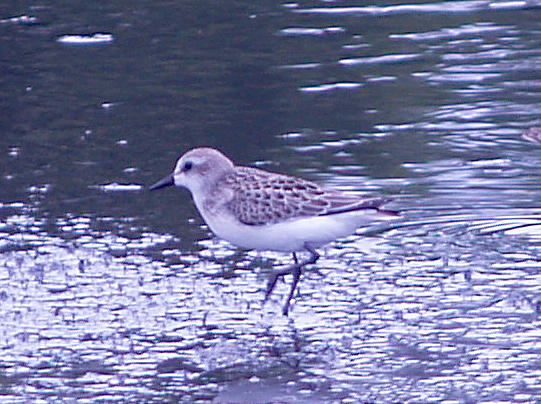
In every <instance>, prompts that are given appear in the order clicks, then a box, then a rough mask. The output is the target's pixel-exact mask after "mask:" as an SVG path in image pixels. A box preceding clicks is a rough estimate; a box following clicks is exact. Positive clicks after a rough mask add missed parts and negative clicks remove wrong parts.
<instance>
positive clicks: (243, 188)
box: [222, 167, 389, 225]
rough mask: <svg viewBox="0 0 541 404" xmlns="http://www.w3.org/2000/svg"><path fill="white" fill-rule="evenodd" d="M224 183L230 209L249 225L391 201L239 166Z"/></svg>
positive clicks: (347, 210) (378, 204) (372, 206)
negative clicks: (229, 195)
mask: <svg viewBox="0 0 541 404" xmlns="http://www.w3.org/2000/svg"><path fill="white" fill-rule="evenodd" d="M222 181H223V184H222V185H224V186H227V187H229V188H230V189H232V190H233V197H232V198H231V199H230V201H229V203H228V205H227V207H228V209H229V210H230V211H231V212H232V214H233V215H234V216H236V217H237V218H238V220H239V221H241V222H242V223H244V224H247V225H263V224H269V223H278V222H282V221H285V220H288V219H292V218H297V217H298V218H300V217H306V216H320V215H331V214H337V213H343V212H350V211H356V210H363V209H378V208H379V207H380V206H381V205H383V204H384V203H385V202H387V201H388V200H389V199H386V198H365V197H359V196H356V195H350V194H345V193H343V192H340V191H338V190H333V189H327V188H324V187H321V186H319V185H317V184H315V183H313V182H310V181H307V180H303V179H300V178H295V177H290V176H287V175H282V174H275V173H269V172H267V171H263V170H259V169H257V168H252V167H236V168H235V171H234V172H232V173H229V174H228V175H226V176H225V177H224V178H223V179H222Z"/></svg>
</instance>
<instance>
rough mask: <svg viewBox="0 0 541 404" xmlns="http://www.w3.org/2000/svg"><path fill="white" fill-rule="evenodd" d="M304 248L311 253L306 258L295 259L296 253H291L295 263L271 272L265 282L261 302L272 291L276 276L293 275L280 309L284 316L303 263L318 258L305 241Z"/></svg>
mask: <svg viewBox="0 0 541 404" xmlns="http://www.w3.org/2000/svg"><path fill="white" fill-rule="evenodd" d="M304 248H305V249H306V250H307V251H308V252H309V253H310V254H311V255H310V257H309V258H308V259H306V260H304V261H301V262H299V260H298V259H297V254H295V253H293V260H294V261H295V264H293V265H290V266H288V267H286V268H284V269H280V270H278V271H274V272H273V273H272V274H271V276H270V278H269V282H268V284H267V291H266V292H265V299H263V304H264V303H265V302H266V301H267V299H268V298H269V296H270V294H271V293H272V291H273V289H274V287H275V286H276V281H277V280H278V278H280V277H282V276H285V275H289V274H292V275H293V282H292V283H291V289H290V291H289V295H288V296H287V300H286V302H285V304H284V307H283V309H282V314H283V315H284V316H287V313H288V311H289V303H290V301H291V299H292V298H293V293H295V288H296V287H297V283H298V282H299V278H300V277H301V271H302V267H304V266H305V265H311V264H314V263H315V262H316V261H317V260H318V259H319V254H318V253H317V251H316V250H314V249H313V248H312V247H310V246H309V245H308V244H306V243H305V244H304Z"/></svg>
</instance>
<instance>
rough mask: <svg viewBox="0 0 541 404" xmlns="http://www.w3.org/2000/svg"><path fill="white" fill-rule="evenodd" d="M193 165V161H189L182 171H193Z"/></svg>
mask: <svg viewBox="0 0 541 404" xmlns="http://www.w3.org/2000/svg"><path fill="white" fill-rule="evenodd" d="M192 166H193V163H192V162H191V161H187V162H185V163H184V169H183V170H182V171H190V170H191V169H192Z"/></svg>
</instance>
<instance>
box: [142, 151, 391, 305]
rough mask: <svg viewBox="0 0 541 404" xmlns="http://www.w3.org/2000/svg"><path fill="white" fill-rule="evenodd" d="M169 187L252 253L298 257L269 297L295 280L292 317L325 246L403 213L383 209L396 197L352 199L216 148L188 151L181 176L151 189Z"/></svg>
mask: <svg viewBox="0 0 541 404" xmlns="http://www.w3.org/2000/svg"><path fill="white" fill-rule="evenodd" d="M169 186H176V187H181V188H186V189H188V190H189V191H190V193H191V196H192V199H193V202H194V204H195V206H196V208H197V210H198V211H199V213H200V215H201V216H202V218H203V220H204V221H205V223H206V224H207V226H208V227H209V228H210V230H211V231H212V232H213V233H214V234H215V235H216V236H218V237H219V238H221V239H224V240H226V241H228V242H230V243H231V244H234V245H236V246H238V247H241V248H245V249H253V250H259V251H264V250H271V251H279V252H286V253H292V255H293V262H294V263H293V264H292V265H290V266H287V267H285V268H283V269H279V270H275V271H273V272H272V273H271V275H270V277H269V280H268V283H267V288H266V292H265V297H264V300H263V303H265V302H266V301H267V300H268V298H269V296H270V295H271V293H272V291H273V290H274V287H275V285H276V282H277V280H278V279H279V278H281V277H285V276H286V275H293V281H292V283H291V287H290V290H289V294H288V296H287V298H286V301H285V304H284V306H283V308H282V314H283V315H285V316H287V315H288V312H289V309H290V304H291V299H292V298H293V295H294V292H295V289H296V287H297V284H298V282H299V279H300V276H301V272H302V269H303V268H304V267H305V266H306V265H312V264H315V263H316V261H317V260H318V259H319V258H320V255H319V253H318V252H317V251H316V249H317V248H319V247H321V246H323V245H325V244H327V243H329V242H331V241H334V240H336V239H339V238H341V237H345V236H349V235H351V234H353V233H355V231H356V230H357V229H358V228H359V227H362V226H366V225H369V224H372V223H373V222H377V221H382V220H391V219H395V218H397V217H399V216H400V214H399V213H398V212H396V211H393V210H386V209H384V208H383V205H384V204H386V203H387V202H389V201H390V200H391V198H387V197H378V196H375V197H367V196H359V195H354V194H349V193H345V192H343V191H341V190H338V189H335V188H331V187H324V186H321V185H318V184H316V183H314V182H311V181H308V180H305V179H302V178H298V177H294V176H290V175H285V174H279V173H274V172H269V171H265V170H262V169H259V168H254V167H246V166H238V165H235V164H234V163H233V161H231V160H230V159H229V158H228V157H226V156H225V155H224V154H223V153H222V152H220V151H218V150H216V149H213V148H210V147H198V148H194V149H191V150H189V151H187V152H186V153H184V154H183V155H182V156H181V157H180V158H179V159H178V160H177V162H176V164H175V167H174V170H173V172H172V173H170V174H168V175H166V176H165V177H164V178H162V179H161V180H159V181H157V182H156V183H155V184H153V185H151V186H150V187H149V190H150V191H154V190H158V189H161V188H165V187H169ZM303 251H304V252H308V253H309V254H310V255H309V257H308V258H307V259H305V260H302V261H300V260H299V259H298V257H297V252H303Z"/></svg>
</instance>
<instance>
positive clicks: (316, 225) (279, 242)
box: [204, 209, 381, 252]
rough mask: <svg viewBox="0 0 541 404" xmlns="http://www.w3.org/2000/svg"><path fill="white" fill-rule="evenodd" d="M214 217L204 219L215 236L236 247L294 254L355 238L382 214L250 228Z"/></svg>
mask: <svg viewBox="0 0 541 404" xmlns="http://www.w3.org/2000/svg"><path fill="white" fill-rule="evenodd" d="M205 216H207V217H205ZM211 216H213V217H209V216H208V215H204V219H205V221H206V222H207V224H208V226H209V227H210V229H211V230H212V232H213V233H214V234H216V235H217V236H218V237H220V238H223V239H224V240H227V241H229V242H230V243H232V244H235V245H237V246H240V247H243V248H247V249H255V250H273V251H284V252H293V251H300V250H303V249H304V248H305V245H307V244H308V245H309V246H310V247H312V248H317V247H320V246H322V245H324V244H327V243H329V242H330V241H333V240H336V239H338V238H341V237H346V236H348V235H350V234H353V233H354V232H355V230H356V229H357V228H359V227H361V226H363V225H366V224H367V223H370V222H372V221H374V220H377V219H378V212H377V211H376V210H373V209H366V210H363V211H357V212H346V213H340V214H335V215H326V216H313V217H302V218H294V219H290V220H287V221H283V222H279V223H273V224H268V225H247V224H244V223H241V222H239V221H238V220H236V219H235V218H233V217H232V216H214V215H211ZM380 220H381V219H380Z"/></svg>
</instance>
